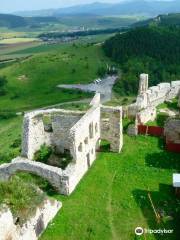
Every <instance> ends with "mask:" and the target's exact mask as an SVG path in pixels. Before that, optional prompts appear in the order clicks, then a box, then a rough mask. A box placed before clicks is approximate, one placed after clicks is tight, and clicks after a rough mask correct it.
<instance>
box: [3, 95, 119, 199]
mask: <svg viewBox="0 0 180 240" xmlns="http://www.w3.org/2000/svg"><path fill="white" fill-rule="evenodd" d="M90 106H91V107H90V109H89V110H88V111H87V112H81V111H67V110H62V109H49V110H38V111H34V112H30V113H27V114H26V115H25V117H24V124H23V138H22V157H19V158H16V159H14V160H13V161H12V162H11V163H10V164H3V165H1V167H0V180H8V178H9V177H10V176H11V175H12V174H14V173H15V172H17V171H26V172H30V173H34V174H37V175H39V176H41V177H43V178H45V179H47V180H48V181H49V182H50V183H51V184H52V185H53V186H54V187H55V188H56V189H57V191H58V192H59V193H60V194H64V195H69V194H70V193H71V192H72V191H73V190H74V189H75V187H76V185H77V184H78V182H79V181H80V179H81V178H82V177H83V175H84V174H85V173H86V172H87V170H88V169H89V168H90V166H91V165H92V163H93V162H94V160H95V159H96V149H98V148H99V144H100V140H101V139H107V140H108V141H109V142H110V144H111V150H112V151H116V152H120V151H121V148H122V145H123V135H122V132H123V131H122V108H121V107H116V108H113V107H105V106H101V105H100V94H96V95H95V97H94V98H93V100H92V101H91V103H90ZM103 114H106V115H107V116H108V119H106V120H104V119H103V117H102V119H101V116H103ZM43 144H46V145H48V146H51V147H53V148H55V150H56V151H57V152H61V153H62V152H64V151H66V150H68V151H69V152H70V154H71V156H72V162H71V163H70V164H69V165H68V166H67V167H66V169H65V170H62V169H60V168H57V167H52V166H49V165H46V164H43V163H39V162H34V161H32V160H33V158H34V154H35V153H36V151H38V150H39V149H40V146H41V145H43Z"/></svg>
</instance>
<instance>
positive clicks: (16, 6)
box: [0, 0, 126, 12]
mask: <svg viewBox="0 0 180 240" xmlns="http://www.w3.org/2000/svg"><path fill="white" fill-rule="evenodd" d="M95 1H96V0H0V12H15V11H19V10H21V11H22V10H37V9H48V8H60V7H67V6H72V5H77V4H86V3H92V2H95ZM121 1H122V0H98V2H110V3H117V2H121ZM124 1H126V0H124Z"/></svg>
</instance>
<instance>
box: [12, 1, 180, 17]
mask: <svg viewBox="0 0 180 240" xmlns="http://www.w3.org/2000/svg"><path fill="white" fill-rule="evenodd" d="M177 12H180V1H179V0H172V1H170V0H169V1H158V0H153V1H148V0H130V1H126V2H120V3H117V4H112V3H99V2H94V3H92V4H83V5H76V6H72V7H67V8H59V9H49V10H48V9H46V10H38V11H27V12H16V14H17V15H20V16H62V15H71V14H86V13H88V14H95V15H104V16H105V15H132V14H134V15H146V16H155V15H159V14H166V13H177Z"/></svg>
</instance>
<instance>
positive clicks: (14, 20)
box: [0, 14, 27, 28]
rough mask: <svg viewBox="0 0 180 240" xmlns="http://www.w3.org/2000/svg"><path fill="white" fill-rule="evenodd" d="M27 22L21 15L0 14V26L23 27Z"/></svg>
mask: <svg viewBox="0 0 180 240" xmlns="http://www.w3.org/2000/svg"><path fill="white" fill-rule="evenodd" d="M26 25H27V23H26V21H25V19H24V18H23V17H19V16H15V15H11V14H0V27H7V28H16V27H24V26H26Z"/></svg>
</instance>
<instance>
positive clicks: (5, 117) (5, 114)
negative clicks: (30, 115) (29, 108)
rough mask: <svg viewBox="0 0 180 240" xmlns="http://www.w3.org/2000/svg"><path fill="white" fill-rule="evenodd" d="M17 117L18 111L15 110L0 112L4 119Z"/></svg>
mask: <svg viewBox="0 0 180 240" xmlns="http://www.w3.org/2000/svg"><path fill="white" fill-rule="evenodd" d="M13 117H16V113H15V112H0V120H2V119H6V120H7V119H10V118H13Z"/></svg>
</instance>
